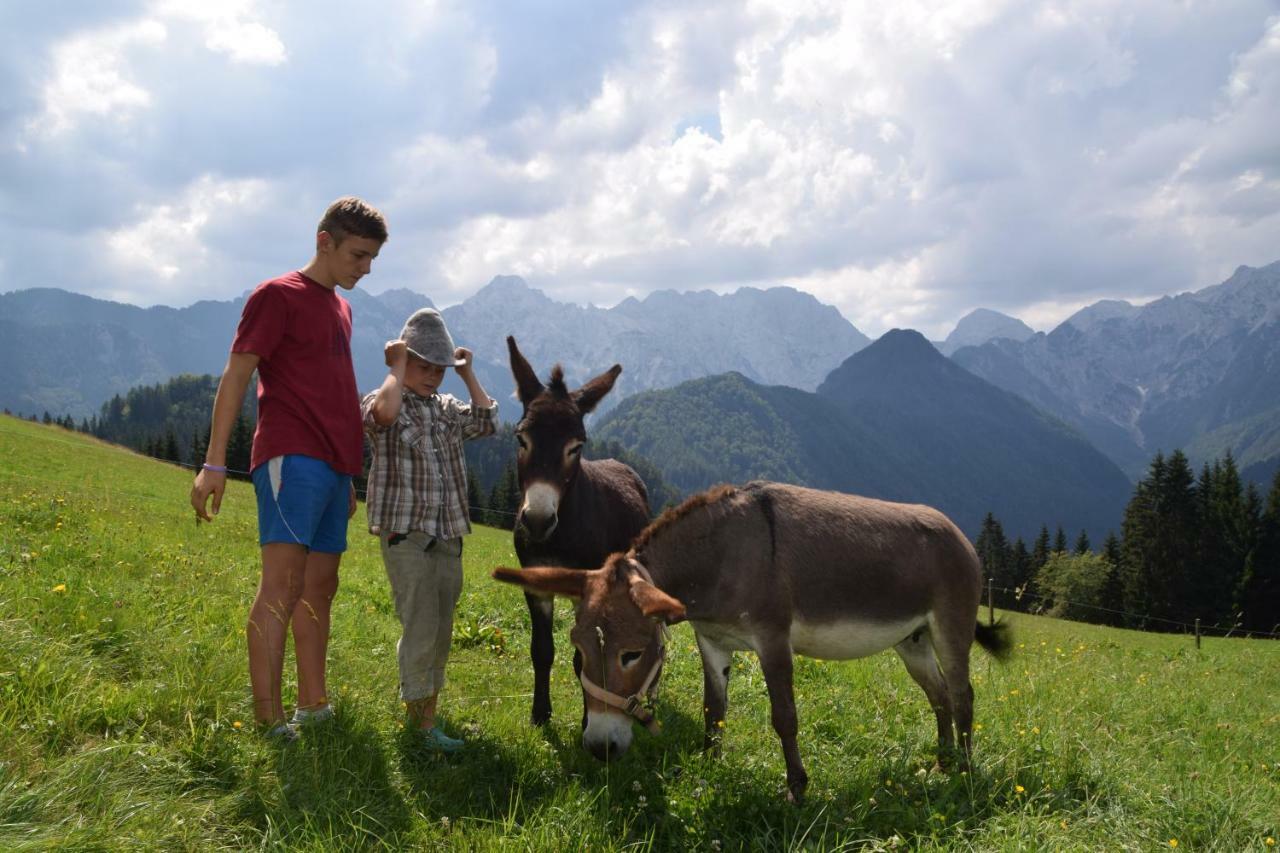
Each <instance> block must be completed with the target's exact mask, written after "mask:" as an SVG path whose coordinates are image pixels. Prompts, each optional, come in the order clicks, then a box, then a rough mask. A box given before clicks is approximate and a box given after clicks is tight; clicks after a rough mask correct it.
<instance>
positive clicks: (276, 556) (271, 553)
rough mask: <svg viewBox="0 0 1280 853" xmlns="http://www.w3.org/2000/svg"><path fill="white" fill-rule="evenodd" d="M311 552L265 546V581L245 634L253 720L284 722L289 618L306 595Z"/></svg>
mask: <svg viewBox="0 0 1280 853" xmlns="http://www.w3.org/2000/svg"><path fill="white" fill-rule="evenodd" d="M306 562H307V549H306V548H304V547H302V546H301V545H292V544H287V543H284V542H271V543H268V544H266V545H263V546H262V580H261V581H260V582H259V584H258V595H257V597H256V598H254V600H253V606H252V607H251V608H250V609H249V624H248V625H247V626H246V627H245V634H246V636H247V638H248V646H249V683H250V685H251V686H252V688H253V717H254V719H255V720H257V721H258V722H260V723H277V722H281V721H282V720H284V706H283V705H282V704H281V702H280V679H281V676H282V671H283V669H284V643H285V638H286V637H287V636H288V633H289V615H290V614H291V613H292V612H293V609H294V606H295V605H296V604H297V602H298V597H299V596H300V595H301V594H302V578H303V571H304V569H305V567H306Z"/></svg>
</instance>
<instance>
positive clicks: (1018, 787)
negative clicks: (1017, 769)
mask: <svg viewBox="0 0 1280 853" xmlns="http://www.w3.org/2000/svg"><path fill="white" fill-rule="evenodd" d="M1013 790H1014V793H1017V794H1022V793H1025V792H1026V790H1027V789H1026V788H1024V787H1022V786H1021V785H1014V786H1013Z"/></svg>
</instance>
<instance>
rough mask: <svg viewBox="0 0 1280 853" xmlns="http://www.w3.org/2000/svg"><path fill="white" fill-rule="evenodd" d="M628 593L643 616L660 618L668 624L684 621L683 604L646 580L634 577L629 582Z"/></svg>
mask: <svg viewBox="0 0 1280 853" xmlns="http://www.w3.org/2000/svg"><path fill="white" fill-rule="evenodd" d="M630 593H631V600H632V601H634V602H635V603H636V606H637V607H639V608H640V612H641V613H643V614H644V615H645V616H648V617H650V618H656V619H661V620H662V621H664V622H666V623H667V624H668V625H674V624H676V623H677V622H683V621H684V618H685V612H684V605H683V604H681V603H680V602H679V601H678V600H676V599H674V598H672V597H671V596H669V595H667V594H666V593H665V592H663V591H662V590H660V589H658V588H657V587H656V586H654V585H653V584H651V583H649V582H648V581H646V580H641V579H639V578H636V579H635V580H633V581H632V582H631V589H630Z"/></svg>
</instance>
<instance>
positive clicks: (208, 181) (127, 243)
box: [105, 175, 268, 304]
mask: <svg viewBox="0 0 1280 853" xmlns="http://www.w3.org/2000/svg"><path fill="white" fill-rule="evenodd" d="M267 189H268V187H267V184H266V182H265V181H262V180H258V179H248V180H220V179H218V178H215V177H214V176H212V175H203V176H201V177H200V178H199V179H197V180H196V181H195V182H193V183H192V184H191V185H190V186H189V187H187V188H186V189H185V190H184V192H183V193H182V195H181V197H180V198H178V199H176V200H174V201H172V202H167V203H161V204H154V205H150V206H148V207H146V208H144V209H141V210H139V211H138V213H139V215H138V217H137V219H136V221H134V222H133V223H132V224H130V225H127V226H125V227H122V228H118V229H115V230H112V231H109V232H108V233H107V234H106V235H105V242H106V246H107V249H108V252H109V259H110V260H111V262H112V263H113V264H114V265H115V266H116V267H117V268H118V269H119V270H120V271H122V272H123V273H125V275H126V276H128V280H129V284H128V285H127V287H124V288H122V289H117V290H116V291H114V292H113V294H112V295H113V297H114V298H117V299H124V300H125V301H132V302H142V303H147V304H149V303H151V302H153V301H156V300H155V297H156V296H157V295H159V294H158V292H163V291H165V290H166V289H167V287H168V286H169V283H176V282H177V281H178V279H179V276H183V277H187V278H188V280H189V277H190V276H191V275H192V274H193V273H194V272H196V271H198V270H200V269H201V267H203V266H205V265H206V264H207V263H208V259H209V258H208V256H209V249H208V247H207V246H206V245H205V244H204V242H203V237H204V232H205V230H206V229H207V228H209V227H210V226H211V225H212V224H214V223H216V222H217V221H219V220H227V219H234V218H236V217H238V216H243V215H244V213H245V211H246V210H247V209H248V208H250V207H251V206H253V205H256V204H259V203H261V202H262V201H263V200H264V199H265V197H266V194H267ZM244 239H246V240H248V239H251V238H250V237H249V235H247V234H246V235H245V237H244Z"/></svg>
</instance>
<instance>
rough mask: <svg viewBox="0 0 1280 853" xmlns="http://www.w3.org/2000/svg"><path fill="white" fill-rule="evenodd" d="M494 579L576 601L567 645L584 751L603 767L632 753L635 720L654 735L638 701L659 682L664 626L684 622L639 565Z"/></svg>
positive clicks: (630, 562)
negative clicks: (581, 712)
mask: <svg viewBox="0 0 1280 853" xmlns="http://www.w3.org/2000/svg"><path fill="white" fill-rule="evenodd" d="M493 577H494V578H495V579H496V580H500V581H505V582H507V583H513V584H516V585H518V586H522V587H524V589H525V590H526V591H527V592H531V593H534V594H537V595H565V596H569V597H570V598H573V599H576V600H577V618H576V621H575V622H574V626H573V630H571V631H570V632H569V638H570V639H571V640H573V645H574V646H575V647H576V648H577V650H578V653H579V655H581V660H582V671H581V673H580V674H579V679H580V680H581V681H582V699H583V703H584V704H585V705H586V709H587V722H586V727H585V728H584V729H583V731H582V745H583V747H585V748H586V750H587V751H588V752H590V753H591V754H592V755H594V756H595V757H596V758H599V759H601V760H602V761H603V760H607V759H608V758H610V757H616V756H619V755H622V754H623V753H624V752H626V751H627V749H628V747H630V746H631V722H632V719H635V720H638V721H639V722H641V723H644V724H646V725H648V726H649V728H650V730H654V729H656V723H653V722H652V720H653V715H652V713H651V712H649V711H648V710H647V709H645V708H644V707H643V705H642V702H643V700H644V699H645V694H648V693H651V692H652V691H653V690H654V689H655V688H656V687H657V682H658V678H659V676H660V675H661V671H662V661H663V653H664V646H663V636H664V633H665V628H664V626H665V625H666V624H670V623H674V622H679V621H681V620H683V619H684V617H685V611H684V605H683V604H681V603H680V602H679V601H677V600H676V599H674V598H672V597H671V596H669V595H667V594H666V593H665V592H663V591H662V590H660V589H658V588H657V587H656V586H654V585H653V584H652V583H650V582H649V581H648V580H647V577H648V572H647V571H646V570H645V568H644V566H643V565H642V564H641V563H640V562H639V561H637V560H636V559H634V558H633V557H630V556H627V555H623V554H614V555H613V556H612V557H610V558H609V561H608V562H607V563H605V565H604V567H603V568H600V569H594V570H592V571H582V570H581V569H563V568H531V569H504V568H499V569H494V571H493Z"/></svg>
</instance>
